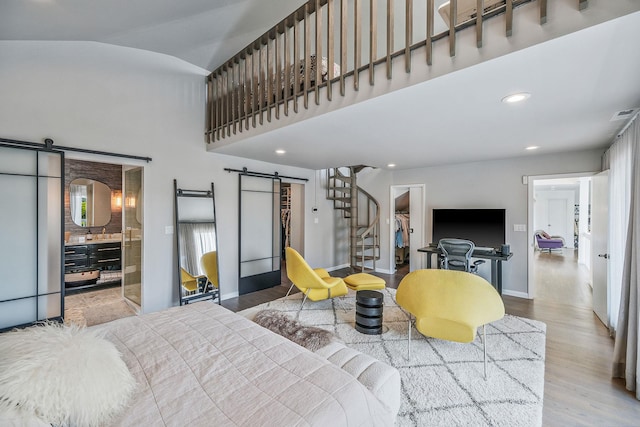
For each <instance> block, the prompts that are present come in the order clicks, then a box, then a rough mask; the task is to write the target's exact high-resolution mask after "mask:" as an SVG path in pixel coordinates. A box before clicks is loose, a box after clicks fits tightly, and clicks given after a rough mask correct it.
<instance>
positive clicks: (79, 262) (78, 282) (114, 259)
mask: <svg viewBox="0 0 640 427" xmlns="http://www.w3.org/2000/svg"><path fill="white" fill-rule="evenodd" d="M121 254H122V249H121V243H120V242H104V243H97V242H96V243H93V242H91V243H89V242H87V243H82V244H74V245H67V246H65V251H64V272H65V288H66V289H70V288H73V289H79V288H81V287H82V288H86V287H90V286H100V285H106V284H113V283H117V282H120V275H117V274H116V275H113V276H112V277H113V278H112V279H109V278H105V277H102V276H106V275H105V274H104V273H105V272H114V273H115V272H116V271H118V272H119V271H120V270H121V268H122V261H121Z"/></svg>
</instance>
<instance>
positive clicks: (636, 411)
mask: <svg viewBox="0 0 640 427" xmlns="http://www.w3.org/2000/svg"><path fill="white" fill-rule="evenodd" d="M534 267H535V268H536V269H537V270H536V274H535V277H536V289H537V291H536V293H537V297H536V299H535V300H526V299H521V298H515V297H509V296H504V297H503V299H504V303H505V308H506V311H507V313H509V314H513V315H516V316H522V317H527V318H530V319H535V320H540V321H542V322H545V323H546V324H547V345H546V364H545V391H544V407H543V426H545V427H546V426H639V425H640V402H639V401H638V400H636V399H635V397H634V395H633V394H632V393H630V392H628V391H627V390H626V389H625V387H624V383H623V381H622V380H618V379H612V378H611V358H612V354H613V340H612V339H611V338H610V337H609V334H608V331H607V329H606V328H605V327H604V325H603V324H602V323H600V321H599V320H598V318H597V317H596V316H595V315H594V314H593V311H592V310H591V288H590V287H589V285H588V275H587V272H586V271H585V270H584V268H583V267H579V266H578V265H577V263H576V262H575V255H574V252H573V251H572V250H565V252H564V253H562V254H560V253H553V254H539V253H537V254H536V262H535V266H534ZM407 270H408V269H407V267H404V268H402V269H400V270H399V271H398V272H397V273H396V274H394V275H386V274H379V273H376V275H377V276H380V277H382V278H384V279H385V280H386V281H387V286H389V287H393V288H397V286H398V284H399V283H400V280H402V277H404V275H405V274H406V273H407ZM332 274H333V275H335V276H340V277H344V276H346V275H348V274H349V271H348V269H344V270H338V271H335V272H332ZM289 285H290V282H289V281H288V280H287V279H286V276H284V275H283V281H282V284H281V285H279V286H276V287H274V288H271V289H266V290H263V291H260V292H254V293H252V294H247V295H242V296H240V297H238V298H232V299H228V300H225V301H223V302H222V305H223V306H225V307H227V308H229V309H230V310H233V311H239V310H243V309H245V308H248V307H253V306H255V305H258V304H261V303H263V302H266V301H271V300H273V299H276V298H280V297H282V296H284V295H285V294H286V292H287V290H288V289H289Z"/></svg>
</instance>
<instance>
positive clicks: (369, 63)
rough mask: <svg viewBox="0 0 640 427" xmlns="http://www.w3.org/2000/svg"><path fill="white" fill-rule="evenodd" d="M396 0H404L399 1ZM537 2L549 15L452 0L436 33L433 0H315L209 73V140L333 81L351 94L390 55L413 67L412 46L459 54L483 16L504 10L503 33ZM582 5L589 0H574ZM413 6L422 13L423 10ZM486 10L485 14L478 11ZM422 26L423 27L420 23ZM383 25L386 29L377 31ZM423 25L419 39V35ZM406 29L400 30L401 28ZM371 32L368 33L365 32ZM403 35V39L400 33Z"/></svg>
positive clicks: (504, 1) (494, 1) (285, 109)
mask: <svg viewBox="0 0 640 427" xmlns="http://www.w3.org/2000/svg"><path fill="white" fill-rule="evenodd" d="M396 1H398V0H396ZM535 1H537V2H538V5H539V19H540V24H544V23H545V22H546V19H547V0H450V1H449V4H448V7H446V8H445V9H444V10H442V11H441V10H440V9H442V8H443V7H444V5H443V6H441V7H440V8H439V11H441V15H442V16H443V17H447V18H448V20H447V24H448V26H449V29H448V30H445V31H442V32H440V33H439V34H434V16H435V13H436V9H435V5H434V0H405V1H404V6H403V5H402V3H403V2H402V1H399V2H398V3H397V4H394V0H310V1H308V2H307V3H305V4H304V5H303V6H301V7H300V8H298V9H297V10H296V11H294V12H293V13H291V14H290V15H289V16H287V17H286V18H285V19H283V20H282V21H280V22H279V23H278V24H276V25H275V26H273V27H272V28H271V29H270V30H269V31H267V32H265V33H264V34H263V35H262V36H260V37H258V38H257V39H256V40H254V41H253V42H252V43H250V44H249V45H248V46H246V47H245V48H244V49H242V50H241V51H240V52H238V53H237V54H236V55H234V56H233V57H231V58H230V59H229V60H228V61H226V62H225V63H224V64H222V65H221V66H220V67H218V68H217V69H216V70H214V71H213V72H212V73H211V74H209V76H208V77H207V91H208V99H207V123H206V126H207V130H206V135H207V141H208V142H216V141H220V140H222V139H224V138H230V137H231V136H232V135H236V134H237V133H242V132H249V131H250V129H251V128H255V127H256V126H259V125H262V124H263V123H264V120H265V118H266V120H267V122H271V120H273V119H274V117H275V119H276V120H277V119H279V118H280V113H281V112H282V114H284V115H285V116H288V115H289V113H290V112H291V109H292V110H293V112H294V113H297V112H298V111H299V109H300V106H299V99H300V98H302V103H303V106H304V108H305V109H306V108H308V107H309V98H310V97H311V96H312V97H313V98H314V100H315V103H316V104H318V105H319V104H320V102H321V95H320V89H321V88H324V89H323V90H324V92H325V94H326V99H327V101H331V100H332V98H333V94H334V85H338V86H339V92H340V94H341V95H342V96H344V95H345V93H346V91H347V90H348V87H349V86H350V85H347V78H348V77H351V81H352V84H353V90H354V91H357V90H358V89H359V87H360V74H361V73H362V72H365V71H368V80H369V84H370V85H373V84H374V83H375V81H374V75H375V73H374V69H375V67H377V66H380V65H385V67H386V77H387V79H391V78H392V61H393V60H394V59H395V58H398V57H404V63H405V71H406V72H407V73H409V72H411V61H412V55H411V52H412V51H413V50H416V49H419V48H425V47H426V49H425V52H426V55H425V56H426V57H425V59H424V60H426V63H427V64H428V65H432V63H433V44H434V43H435V42H436V41H438V40H440V39H447V38H448V41H449V55H450V56H455V54H456V34H457V33H458V32H459V31H461V30H463V29H465V28H468V27H475V29H476V40H477V45H478V47H481V46H482V43H483V37H484V35H483V21H484V20H486V19H490V18H492V17H495V16H497V15H501V14H504V15H505V34H506V36H507V37H509V36H511V33H512V30H513V11H514V8H517V7H518V6H521V5H523V4H525V3H531V2H535ZM574 1H576V2H577V4H578V8H579V9H584V8H585V7H586V6H587V4H588V1H587V0H574ZM414 10H420V11H421V12H420V13H423V12H422V11H423V10H424V14H425V15H423V16H422V17H419V16H418V15H417V14H414ZM477 10H482V11H483V12H482V13H479V14H478V13H476V11H477ZM396 23H398V24H402V25H404V30H405V31H404V40H401V41H400V42H399V41H398V40H399V39H401V37H400V36H398V37H396V31H395V30H394V28H395V24H396ZM423 26H424V33H422V27H423ZM379 27H385V30H383V31H379ZM418 28H420V32H421V33H422V34H423V36H424V38H423V37H422V36H418V37H417V38H419V39H421V41H418V42H415V43H414V41H413V39H414V35H415V34H416V32H417V31H418ZM398 34H400V33H398ZM367 35H368V37H367ZM396 39H398V40H396Z"/></svg>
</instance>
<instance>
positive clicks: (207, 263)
mask: <svg viewBox="0 0 640 427" xmlns="http://www.w3.org/2000/svg"><path fill="white" fill-rule="evenodd" d="M200 267H201V268H202V271H203V272H204V275H205V276H206V278H207V283H206V285H205V286H204V289H203V292H208V291H215V292H216V293H218V294H219V293H220V284H219V282H218V252H216V251H211V252H206V253H204V254H203V255H202V256H201V257H200ZM209 284H211V285H212V286H211V289H210V286H209ZM218 302H220V297H219V296H218Z"/></svg>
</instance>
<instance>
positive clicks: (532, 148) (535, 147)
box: [526, 145, 540, 150]
mask: <svg viewBox="0 0 640 427" xmlns="http://www.w3.org/2000/svg"><path fill="white" fill-rule="evenodd" d="M538 148H540V147H538V146H537V145H530V146H528V147H527V148H526V149H527V150H537V149H538Z"/></svg>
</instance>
